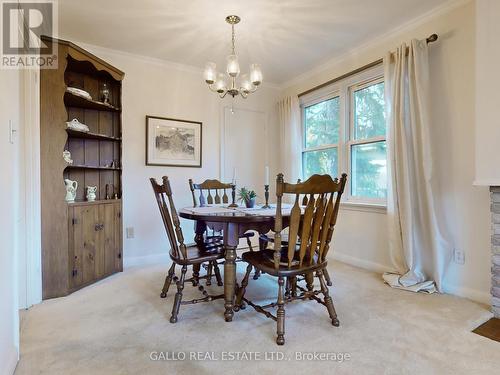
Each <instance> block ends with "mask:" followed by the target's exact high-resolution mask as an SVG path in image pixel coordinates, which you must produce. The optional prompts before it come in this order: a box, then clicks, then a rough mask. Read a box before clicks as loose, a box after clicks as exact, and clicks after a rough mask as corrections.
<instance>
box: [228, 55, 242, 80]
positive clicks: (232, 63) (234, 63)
mask: <svg viewBox="0 0 500 375" xmlns="http://www.w3.org/2000/svg"><path fill="white" fill-rule="evenodd" d="M227 74H229V75H230V76H231V77H233V78H235V77H238V74H240V64H238V56H236V55H229V56H228V57H227Z"/></svg>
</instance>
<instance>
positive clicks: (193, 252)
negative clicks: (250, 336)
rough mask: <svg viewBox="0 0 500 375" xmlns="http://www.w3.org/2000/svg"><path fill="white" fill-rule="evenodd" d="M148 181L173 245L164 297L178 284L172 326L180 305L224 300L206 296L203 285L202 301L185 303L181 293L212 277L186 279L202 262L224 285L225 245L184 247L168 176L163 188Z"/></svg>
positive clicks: (175, 320)
mask: <svg viewBox="0 0 500 375" xmlns="http://www.w3.org/2000/svg"><path fill="white" fill-rule="evenodd" d="M149 180H150V181H151V185H152V186H153V191H154V194H155V197H156V201H157V203H158V207H159V209H160V214H161V218H162V220H163V224H164V225H165V230H166V231H167V237H168V240H169V242H170V259H172V266H171V267H170V269H169V270H168V273H167V276H166V278H165V283H164V284H163V289H162V293H161V297H162V298H166V297H167V293H168V289H169V287H170V284H171V282H172V281H174V282H176V284H177V293H176V294H175V300H174V305H173V307H172V316H171V317H170V323H176V322H177V315H178V313H179V308H180V306H181V305H186V304H194V303H199V302H208V301H212V300H215V299H219V298H223V297H224V294H220V295H216V296H211V295H209V294H208V293H207V291H206V290H205V289H204V288H203V286H201V285H199V286H198V289H199V290H200V292H201V293H202V294H203V296H204V297H203V298H198V299H193V300H190V301H182V291H183V290H184V283H185V282H192V283H193V285H194V286H195V285H198V280H199V279H203V278H208V277H209V276H208V275H207V276H201V277H200V276H199V275H197V276H194V271H193V277H192V278H190V279H186V272H187V268H188V266H193V269H194V268H195V267H197V269H198V270H199V269H200V265H201V264H203V263H206V264H211V265H213V267H214V270H215V276H216V278H217V283H218V284H219V285H222V278H221V275H220V270H219V266H218V264H217V260H218V259H223V258H224V246H223V244H222V243H221V242H210V243H204V242H200V243H197V244H194V245H186V244H184V236H183V234H182V229H181V225H180V221H179V216H178V215H177V211H176V209H175V205H174V201H173V199H172V189H171V187H170V182H169V180H168V177H166V176H164V177H163V185H159V184H158V183H157V182H156V180H155V179H154V178H150V179H149ZM177 265H179V266H181V276H180V278H177V277H176V276H175V267H176V266H177ZM211 277H212V276H211V275H210V278H211Z"/></svg>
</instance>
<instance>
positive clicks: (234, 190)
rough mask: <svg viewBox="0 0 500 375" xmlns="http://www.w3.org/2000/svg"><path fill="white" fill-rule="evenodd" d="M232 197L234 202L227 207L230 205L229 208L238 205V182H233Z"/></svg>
mask: <svg viewBox="0 0 500 375" xmlns="http://www.w3.org/2000/svg"><path fill="white" fill-rule="evenodd" d="M231 198H232V203H231V204H230V205H229V206H227V207H229V208H235V207H238V204H237V203H236V184H235V183H233V184H231Z"/></svg>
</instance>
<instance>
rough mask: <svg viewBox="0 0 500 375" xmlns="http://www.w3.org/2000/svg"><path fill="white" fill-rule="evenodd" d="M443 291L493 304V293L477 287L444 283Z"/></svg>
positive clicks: (489, 304)
mask: <svg viewBox="0 0 500 375" xmlns="http://www.w3.org/2000/svg"><path fill="white" fill-rule="evenodd" d="M443 284H444V285H443V291H444V292H445V293H446V294H453V295H454V296H458V297H463V298H467V299H470V300H472V301H475V302H479V303H484V304H485V305H488V306H491V294H490V293H489V292H483V291H481V290H477V289H471V288H467V287H463V286H456V285H450V284H446V283H443Z"/></svg>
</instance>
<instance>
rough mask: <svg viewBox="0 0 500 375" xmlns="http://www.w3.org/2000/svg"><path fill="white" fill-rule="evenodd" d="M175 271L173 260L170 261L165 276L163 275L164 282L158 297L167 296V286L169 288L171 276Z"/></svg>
mask: <svg viewBox="0 0 500 375" xmlns="http://www.w3.org/2000/svg"><path fill="white" fill-rule="evenodd" d="M174 273H175V262H172V265H171V266H170V268H169V270H168V273H167V277H165V283H164V284H163V289H162V290H161V294H160V297H161V298H167V293H168V288H170V284H171V283H172V278H173V276H174Z"/></svg>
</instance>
